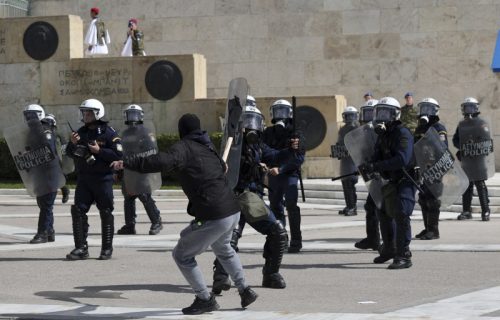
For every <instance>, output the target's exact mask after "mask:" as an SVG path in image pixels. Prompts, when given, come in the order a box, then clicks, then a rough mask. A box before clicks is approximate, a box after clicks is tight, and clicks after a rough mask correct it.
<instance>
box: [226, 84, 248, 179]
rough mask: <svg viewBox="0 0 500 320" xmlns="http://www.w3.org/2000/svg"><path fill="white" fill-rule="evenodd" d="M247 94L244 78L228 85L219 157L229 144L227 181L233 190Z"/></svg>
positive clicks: (238, 169) (238, 161) (238, 168)
mask: <svg viewBox="0 0 500 320" xmlns="http://www.w3.org/2000/svg"><path fill="white" fill-rule="evenodd" d="M247 94H248V84H247V80H246V79H245V78H236V79H233V80H231V82H230V83H229V89H228V95H227V107H226V114H225V116H224V136H223V137H222V142H221V153H220V154H221V155H222V156H223V155H224V151H225V150H226V145H227V144H228V143H230V144H231V145H230V147H229V146H228V147H227V148H230V149H229V153H228V155H227V159H224V160H225V161H226V163H227V166H228V171H227V174H226V176H227V180H228V183H229V187H230V188H231V189H234V188H235V187H236V184H237V183H238V177H239V174H240V160H241V146H242V144H243V134H242V128H241V126H240V124H241V123H240V118H241V114H242V113H243V111H244V108H245V105H246V100H247Z"/></svg>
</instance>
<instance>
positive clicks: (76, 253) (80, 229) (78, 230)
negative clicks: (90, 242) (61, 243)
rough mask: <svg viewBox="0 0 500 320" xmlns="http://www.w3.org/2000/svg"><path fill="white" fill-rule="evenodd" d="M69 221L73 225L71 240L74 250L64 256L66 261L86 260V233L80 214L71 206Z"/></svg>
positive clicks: (87, 251) (87, 253)
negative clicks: (73, 242)
mask: <svg viewBox="0 0 500 320" xmlns="http://www.w3.org/2000/svg"><path fill="white" fill-rule="evenodd" d="M71 220H72V224H73V240H74V241H75V249H73V250H72V251H71V252H70V253H69V254H67V255H66V259H68V260H84V259H87V258H88V257H89V250H88V246H87V241H86V237H85V234H86V232H85V230H84V226H83V219H82V212H81V211H80V209H79V208H78V207H77V206H75V205H72V206H71Z"/></svg>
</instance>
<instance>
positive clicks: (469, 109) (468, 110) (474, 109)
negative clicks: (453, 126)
mask: <svg viewBox="0 0 500 320" xmlns="http://www.w3.org/2000/svg"><path fill="white" fill-rule="evenodd" d="M478 112H479V106H478V105H477V104H475V103H464V104H462V113H464V114H474V113H478Z"/></svg>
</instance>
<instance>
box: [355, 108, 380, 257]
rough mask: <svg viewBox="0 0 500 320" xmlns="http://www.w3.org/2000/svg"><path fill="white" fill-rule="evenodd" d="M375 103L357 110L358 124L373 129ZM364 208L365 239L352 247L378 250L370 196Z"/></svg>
mask: <svg viewBox="0 0 500 320" xmlns="http://www.w3.org/2000/svg"><path fill="white" fill-rule="evenodd" d="M377 103H378V100H375V99H371V100H368V101H366V103H365V105H364V106H362V107H361V108H360V109H359V111H360V113H359V122H360V124H361V125H365V124H367V125H369V126H371V127H373V125H372V124H371V121H372V120H373V109H374V108H375V105H376V104H377ZM364 208H365V212H366V216H365V221H366V238H363V239H361V240H359V241H357V242H356V243H354V246H355V247H356V248H358V249H362V250H367V249H372V250H378V249H379V247H380V232H379V226H378V218H377V210H378V209H377V206H376V205H375V202H374V201H373V198H372V196H371V195H370V194H368V196H367V198H366V202H365V206H364Z"/></svg>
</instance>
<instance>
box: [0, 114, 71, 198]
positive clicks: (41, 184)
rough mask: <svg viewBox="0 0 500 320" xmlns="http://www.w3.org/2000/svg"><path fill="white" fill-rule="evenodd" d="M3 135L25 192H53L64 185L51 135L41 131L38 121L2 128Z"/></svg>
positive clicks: (31, 193)
mask: <svg viewBox="0 0 500 320" xmlns="http://www.w3.org/2000/svg"><path fill="white" fill-rule="evenodd" d="M4 137H5V140H6V141H7V145H8V146H9V150H10V153H11V155H12V158H13V159H14V163H15V164H16V167H17V170H18V171H19V175H20V176H21V179H22V180H23V183H24V186H25V187H26V190H27V191H28V194H29V195H31V196H36V197H39V196H43V195H46V194H48V193H51V192H57V190H58V189H60V188H61V187H62V186H64V185H65V184H66V179H65V178H64V175H63V173H62V170H61V166H60V164H59V158H58V157H57V153H56V150H55V140H54V139H55V137H54V136H53V134H52V133H51V132H50V131H47V132H46V131H45V130H44V128H43V126H42V123H41V122H40V121H38V120H31V121H29V122H28V123H23V124H20V125H17V126H13V127H10V128H6V129H5V130H4Z"/></svg>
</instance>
